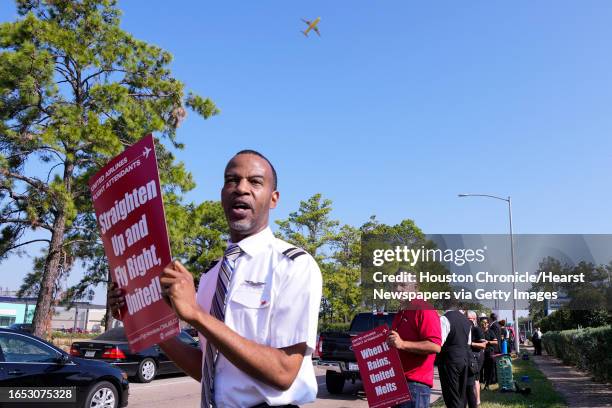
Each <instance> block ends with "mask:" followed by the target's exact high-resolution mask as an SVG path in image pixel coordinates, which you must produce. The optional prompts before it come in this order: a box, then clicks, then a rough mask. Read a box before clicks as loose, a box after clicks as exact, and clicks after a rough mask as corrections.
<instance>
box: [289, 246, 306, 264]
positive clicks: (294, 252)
mask: <svg viewBox="0 0 612 408" xmlns="http://www.w3.org/2000/svg"><path fill="white" fill-rule="evenodd" d="M306 254H307V252H306V251H304V250H303V249H302V248H296V247H291V248H289V249H286V250H284V251H283V255H285V256H286V257H287V258H289V259H291V260H292V261H294V260H295V258H297V257H298V256H302V255H306Z"/></svg>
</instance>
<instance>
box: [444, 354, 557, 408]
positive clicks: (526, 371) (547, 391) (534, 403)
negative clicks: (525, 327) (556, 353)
mask: <svg viewBox="0 0 612 408" xmlns="http://www.w3.org/2000/svg"><path fill="white" fill-rule="evenodd" d="M512 373H513V376H514V379H515V381H518V380H520V379H521V377H522V376H523V375H528V376H529V379H530V382H529V383H528V384H523V383H521V382H520V381H519V385H520V386H521V387H530V388H531V394H529V395H528V396H523V395H521V394H518V393H514V392H508V393H502V392H499V391H498V385H497V384H495V385H491V386H490V387H489V388H490V389H489V390H486V391H481V392H480V408H502V407H503V408H505V407H510V408H566V407H567V405H566V404H565V400H564V399H563V397H562V396H561V395H560V394H558V393H557V392H556V391H555V390H554V388H553V386H552V384H551V383H550V381H548V379H547V378H546V377H545V376H544V374H542V372H541V371H540V370H538V369H537V368H536V367H535V365H534V364H533V362H532V361H531V360H529V361H523V360H520V359H515V360H513V361H512ZM432 406H433V407H444V401H443V400H442V398H440V399H439V400H438V401H436V403H435V404H433V405H432Z"/></svg>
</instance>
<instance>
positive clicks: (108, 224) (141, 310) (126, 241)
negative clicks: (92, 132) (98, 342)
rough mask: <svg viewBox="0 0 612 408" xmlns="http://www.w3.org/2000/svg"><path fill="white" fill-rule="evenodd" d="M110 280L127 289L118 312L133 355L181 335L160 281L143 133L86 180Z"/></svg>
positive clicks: (151, 159) (152, 163)
mask: <svg viewBox="0 0 612 408" xmlns="http://www.w3.org/2000/svg"><path fill="white" fill-rule="evenodd" d="M89 188H90V190H91V195H92V198H93V204H94V208H95V210H96V218H97V220H98V226H99V228H100V232H101V235H102V242H103V244H104V252H105V253H106V257H107V258H108V264H109V269H110V271H111V276H112V279H113V281H114V282H115V283H116V284H117V285H118V286H119V287H120V288H123V289H124V290H125V291H126V304H127V305H126V307H125V308H124V309H122V310H121V313H122V315H123V316H122V317H123V325H124V326H125V332H126V335H127V338H128V342H129V344H130V349H131V350H132V351H139V350H142V349H144V348H147V347H149V346H151V345H153V344H155V343H159V342H160V341H161V340H164V339H167V338H169V337H173V336H175V335H177V334H178V333H179V331H180V328H179V322H178V317H177V316H176V314H175V313H174V311H173V310H172V309H171V308H170V307H169V306H168V304H167V303H166V302H165V301H164V299H163V298H162V291H161V285H160V283H159V277H160V275H161V272H162V270H163V268H164V266H166V265H167V264H168V263H169V262H170V260H171V257H170V244H169V242H168V231H167V229H166V218H165V216H164V203H163V201H162V194H161V188H160V183H159V174H158V171H157V159H156V156H155V145H154V144H153V136H152V135H147V136H145V137H144V138H142V139H141V140H140V141H138V142H137V143H135V144H134V145H132V146H131V147H129V148H127V149H126V150H125V151H124V152H123V153H121V154H120V155H118V156H117V157H115V158H114V159H112V160H111V161H110V162H109V163H108V164H107V165H106V166H105V167H104V168H102V170H100V171H99V172H98V173H96V175H94V176H93V177H91V178H90V179H89Z"/></svg>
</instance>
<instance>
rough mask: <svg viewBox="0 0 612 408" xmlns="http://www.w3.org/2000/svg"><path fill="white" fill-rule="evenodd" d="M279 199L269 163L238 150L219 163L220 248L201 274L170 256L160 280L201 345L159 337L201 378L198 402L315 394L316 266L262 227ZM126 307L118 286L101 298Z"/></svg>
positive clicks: (267, 401) (303, 399) (241, 402)
mask: <svg viewBox="0 0 612 408" xmlns="http://www.w3.org/2000/svg"><path fill="white" fill-rule="evenodd" d="M278 200H279V192H278V191H277V177H276V171H275V170H274V167H273V166H272V164H271V163H270V162H269V161H268V160H267V159H266V158H265V157H264V156H262V155H261V154H260V153H257V152H255V151H251V150H245V151H241V152H239V153H237V154H236V155H235V156H234V157H233V158H232V159H231V160H230V161H229V163H228V164H227V166H226V169H225V182H224V185H223V189H222V190H221V203H222V205H223V209H224V212H225V216H226V218H227V221H228V224H229V228H230V238H231V242H229V243H228V248H227V250H226V252H225V256H224V257H223V258H222V259H221V260H220V261H219V262H218V263H217V264H216V265H215V266H214V267H213V268H212V269H211V270H210V271H209V272H207V273H206V274H205V275H203V276H202V278H201V280H200V283H199V287H198V291H197V295H196V291H195V287H194V281H193V276H192V274H191V273H190V272H189V271H187V269H185V267H183V265H181V264H180V263H179V262H178V261H174V262H172V263H170V264H169V265H168V266H167V267H166V268H165V269H164V271H163V274H162V277H161V279H160V281H161V285H162V290H163V292H164V295H165V296H166V297H167V299H168V301H169V303H170V304H171V305H172V307H173V309H174V311H175V313H176V315H177V316H178V317H179V318H181V319H182V320H184V321H186V322H187V323H189V324H190V325H191V326H193V327H195V328H196V329H197V330H198V332H199V335H200V344H201V350H195V349H193V348H191V347H190V346H188V345H185V344H183V343H182V342H180V341H179V340H177V339H175V338H172V339H170V340H167V341H164V342H161V343H160V346H161V347H162V348H163V350H164V352H165V353H166V354H167V355H168V356H169V357H170V358H171V359H172V360H174V362H175V363H176V364H177V365H178V366H179V367H181V368H182V369H183V370H184V371H185V372H186V373H187V374H189V375H190V376H192V377H193V378H195V379H196V380H198V381H201V382H202V404H201V406H202V407H204V408H209V407H211V406H216V407H258V408H259V407H270V406H277V407H292V406H295V405H296V404H304V403H307V402H312V401H314V399H315V397H316V392H317V382H316V378H315V374H314V369H313V366H312V360H311V354H312V351H313V350H314V348H315V341H316V332H317V320H318V313H319V304H320V301H321V291H322V280H321V272H320V271H319V268H318V266H317V264H316V262H315V261H314V259H313V258H312V257H311V256H310V255H308V254H307V253H306V252H305V251H303V250H301V249H299V248H294V247H292V246H291V245H289V244H288V243H286V242H284V241H282V240H280V239H277V238H275V237H274V235H273V234H272V231H271V230H270V228H269V227H268V220H269V212H270V209H272V208H275V207H276V205H277V203H278ZM110 302H111V307H112V308H113V311H114V312H115V313H116V312H117V311H118V310H119V309H120V308H121V307H125V299H124V297H123V296H122V292H121V291H120V290H115V291H114V292H113V294H112V296H111V299H110Z"/></svg>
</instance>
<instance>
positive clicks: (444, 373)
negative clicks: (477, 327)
mask: <svg viewBox="0 0 612 408" xmlns="http://www.w3.org/2000/svg"><path fill="white" fill-rule="evenodd" d="M443 317H444V318H446V319H447V320H448V323H449V329H450V330H449V331H448V333H447V335H446V336H445V335H444V333H443V334H442V337H443V338H444V337H445V340H444V344H443V345H442V350H441V351H440V354H439V356H438V357H439V361H438V373H439V374H440V384H441V386H442V397H443V398H444V403H445V404H446V406H447V407H448V408H465V403H466V387H467V375H468V354H469V353H470V347H469V338H470V333H471V332H470V330H471V326H472V325H471V324H470V321H469V320H468V319H467V318H466V317H465V315H464V314H463V313H461V312H459V311H456V310H449V311H448V312H446V313H445V314H444V316H443Z"/></svg>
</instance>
